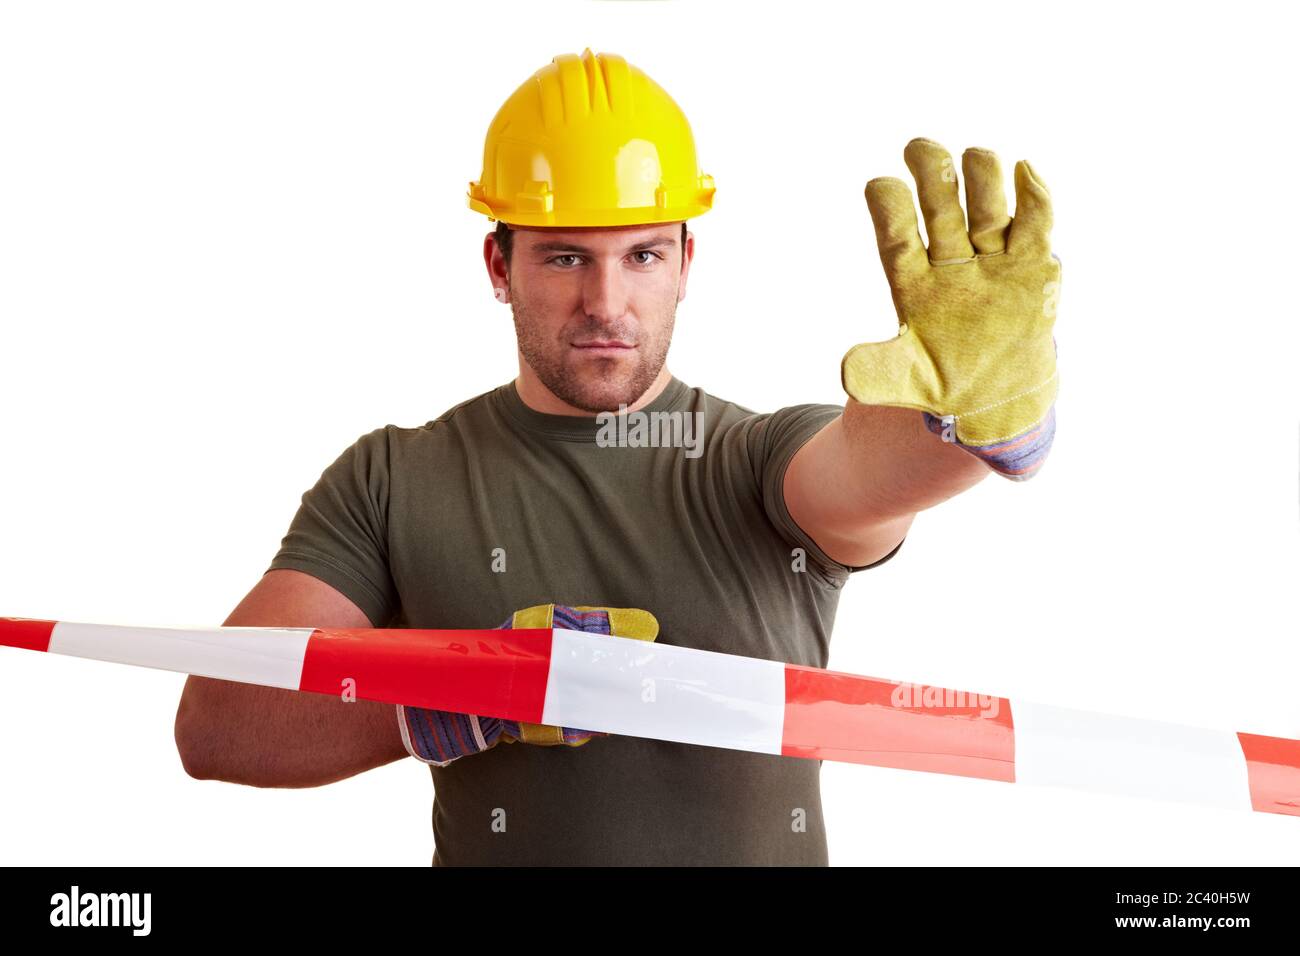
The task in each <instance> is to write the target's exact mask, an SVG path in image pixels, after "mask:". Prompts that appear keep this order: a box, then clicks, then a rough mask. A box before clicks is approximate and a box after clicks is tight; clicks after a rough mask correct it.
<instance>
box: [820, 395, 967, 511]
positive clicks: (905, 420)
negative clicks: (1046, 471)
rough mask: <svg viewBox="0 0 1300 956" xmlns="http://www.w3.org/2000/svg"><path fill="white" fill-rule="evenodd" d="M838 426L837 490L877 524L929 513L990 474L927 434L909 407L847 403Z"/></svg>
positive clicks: (963, 454)
mask: <svg viewBox="0 0 1300 956" xmlns="http://www.w3.org/2000/svg"><path fill="white" fill-rule="evenodd" d="M838 425H839V428H838V430H837V431H836V432H834V433H833V437H834V440H835V441H837V442H838V443H839V444H840V446H841V447H840V452H839V454H838V455H836V456H835V458H836V460H838V461H840V462H842V463H844V464H843V465H842V466H841V467H842V469H843V474H842V475H841V476H840V478H841V484H840V487H846V488H847V489H848V490H849V491H850V492H851V493H852V494H854V495H856V496H857V498H858V500H860V501H865V502H869V508H870V511H871V513H872V514H873V515H875V516H876V517H878V518H880V519H882V520H883V519H888V518H892V517H895V516H898V515H904V514H913V513H915V512H918V511H923V510H925V509H926V508H932V507H934V506H935V505H937V504H940V503H941V502H944V501H947V500H948V499H949V498H951V497H953V496H954V495H957V494H960V493H961V492H963V491H965V490H966V489H968V488H970V487H972V486H974V485H976V484H978V483H979V482H980V481H982V480H983V479H984V478H985V477H986V476H987V475H988V474H989V468H988V466H987V465H985V464H984V463H983V462H982V461H980V460H979V459H978V458H976V457H975V456H974V455H971V454H970V453H968V452H966V451H963V450H962V449H961V448H958V447H957V446H956V445H953V444H951V443H949V442H945V441H942V440H941V439H940V438H939V436H938V435H935V434H934V433H933V432H931V431H930V430H929V429H927V428H926V427H925V421H924V419H923V417H922V415H921V413H920V412H919V411H917V410H916V409H914V408H895V407H893V406H887V405H863V404H860V403H859V402H857V401H854V400H853V399H849V401H848V403H847V404H846V405H845V406H844V414H843V416H842V417H841V418H840V419H839V420H838Z"/></svg>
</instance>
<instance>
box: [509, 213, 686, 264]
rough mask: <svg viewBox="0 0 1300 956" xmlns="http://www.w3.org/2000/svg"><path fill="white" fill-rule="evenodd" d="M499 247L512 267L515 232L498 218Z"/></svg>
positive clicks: (683, 248) (683, 242)
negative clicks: (511, 259)
mask: <svg viewBox="0 0 1300 956" xmlns="http://www.w3.org/2000/svg"><path fill="white" fill-rule="evenodd" d="M496 241H497V248H499V249H500V250H501V255H502V257H503V258H504V259H505V260H506V268H507V269H509V268H510V254H511V253H512V252H513V251H514V242H515V234H514V232H512V231H511V229H510V225H509V224H508V223H504V222H502V221H501V220H499V219H498V220H497V231H496ZM682 255H683V256H685V255H686V222H685V220H683V221H682Z"/></svg>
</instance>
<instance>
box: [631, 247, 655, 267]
mask: <svg viewBox="0 0 1300 956" xmlns="http://www.w3.org/2000/svg"><path fill="white" fill-rule="evenodd" d="M632 255H634V256H654V257H655V258H656V259H662V258H663V256H661V255H659V253H657V252H651V251H650V250H649V249H640V250H638V251H636V252H634V253H632ZM638 265H643V266H648V265H650V263H649V262H641V263H638Z"/></svg>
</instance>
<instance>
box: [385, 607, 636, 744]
mask: <svg viewBox="0 0 1300 956" xmlns="http://www.w3.org/2000/svg"><path fill="white" fill-rule="evenodd" d="M529 627H560V628H565V629H567V630H570V631H584V632H586V633H588V634H611V635H613V636H615V637H631V638H635V639H636V640H639V641H653V640H654V639H655V638H656V637H658V636H659V622H658V620H656V619H655V616H654V615H653V614H651V613H650V612H649V611H643V610H641V609H640V608H634V607H596V606H593V605H589V604H579V605H577V606H569V605H565V604H536V605H534V606H533V607H528V608H524V609H523V610H522V611H515V613H514V614H512V615H511V616H510V619H509V620H508V621H506V622H505V623H504V624H502V625H500V627H499V628H498V630H510V629H514V628H529ZM397 722H398V725H399V726H400V727H401V730H402V741H403V742H404V743H405V744H406V751H407V753H409V754H410V755H411V756H412V757H414V758H415V759H417V760H419V761H421V762H422V763H430V764H433V765H435V766H438V767H445V766H447V765H448V764H449V763H451V762H453V761H455V760H459V759H460V758H461V757H467V756H469V755H470V754H476V753H482V752H483V751H485V750H491V749H492V748H493V747H495V746H496V745H497V744H498V743H500V742H501V741H503V740H504V741H505V742H506V743H515V742H516V741H522V742H524V743H526V744H537V745H540V746H543V747H550V746H555V745H556V744H564V745H565V746H568V747H581V746H582V745H583V744H585V743H586V742H587V741H589V740H591V738H592V737H608V736H609V734H607V733H604V732H600V731H589V730H575V729H574V728H571V727H552V726H550V725H549V724H530V723H526V722H524V721H514V720H502V719H500V718H499V717H479V716H476V715H474V714H458V713H455V712H454V711H449V710H432V709H429V708H425V707H407V706H406V705H404V704H398V705H397Z"/></svg>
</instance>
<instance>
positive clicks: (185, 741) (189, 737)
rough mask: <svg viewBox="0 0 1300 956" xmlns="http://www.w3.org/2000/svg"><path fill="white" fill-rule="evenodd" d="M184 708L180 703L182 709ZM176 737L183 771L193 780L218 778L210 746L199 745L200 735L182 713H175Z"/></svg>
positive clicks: (177, 752)
mask: <svg viewBox="0 0 1300 956" xmlns="http://www.w3.org/2000/svg"><path fill="white" fill-rule="evenodd" d="M183 709H184V707H183V705H182V710H183ZM174 736H175V739H176V754H177V756H179V757H180V759H181V767H182V768H184V770H185V773H186V774H188V775H189V776H191V777H193V778H194V779H195V780H219V779H221V777H220V776H219V775H218V774H217V773H215V772H214V768H213V767H212V763H211V760H210V759H209V757H210V756H211V748H204V747H201V746H200V745H199V741H200V737H199V735H198V734H196V733H195V732H194V730H193V728H192V727H191V726H190V722H189V721H187V720H186V719H185V717H184V715H183V713H178V714H177V715H176V727H175V730H174Z"/></svg>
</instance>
